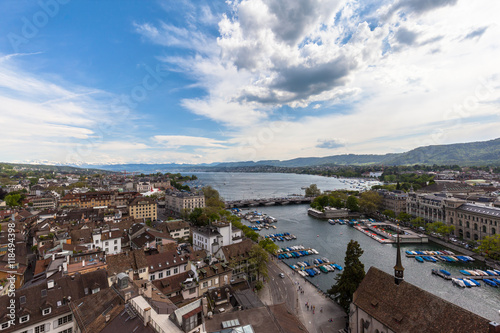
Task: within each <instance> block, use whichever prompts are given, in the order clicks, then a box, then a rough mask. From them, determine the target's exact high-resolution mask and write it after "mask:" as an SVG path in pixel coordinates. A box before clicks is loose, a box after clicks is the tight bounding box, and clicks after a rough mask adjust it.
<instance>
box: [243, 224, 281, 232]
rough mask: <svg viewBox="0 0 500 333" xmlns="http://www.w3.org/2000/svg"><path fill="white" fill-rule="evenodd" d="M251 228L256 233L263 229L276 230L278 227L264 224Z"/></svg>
mask: <svg viewBox="0 0 500 333" xmlns="http://www.w3.org/2000/svg"><path fill="white" fill-rule="evenodd" d="M249 228H250V229H252V230H254V231H261V230H262V229H269V228H272V229H276V226H275V225H269V224H263V225H256V226H251V227H249Z"/></svg>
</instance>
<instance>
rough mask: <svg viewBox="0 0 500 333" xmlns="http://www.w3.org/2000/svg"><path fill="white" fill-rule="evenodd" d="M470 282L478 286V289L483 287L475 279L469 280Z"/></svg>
mask: <svg viewBox="0 0 500 333" xmlns="http://www.w3.org/2000/svg"><path fill="white" fill-rule="evenodd" d="M469 281H470V282H472V283H474V284H475V285H476V287H481V283H479V281H477V280H475V279H473V278H469Z"/></svg>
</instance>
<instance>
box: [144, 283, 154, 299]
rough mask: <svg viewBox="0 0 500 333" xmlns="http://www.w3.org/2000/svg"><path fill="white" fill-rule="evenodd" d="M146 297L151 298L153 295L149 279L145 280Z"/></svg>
mask: <svg viewBox="0 0 500 333" xmlns="http://www.w3.org/2000/svg"><path fill="white" fill-rule="evenodd" d="M145 294H146V297H148V298H151V297H153V284H152V283H151V281H148V282H146V291H145Z"/></svg>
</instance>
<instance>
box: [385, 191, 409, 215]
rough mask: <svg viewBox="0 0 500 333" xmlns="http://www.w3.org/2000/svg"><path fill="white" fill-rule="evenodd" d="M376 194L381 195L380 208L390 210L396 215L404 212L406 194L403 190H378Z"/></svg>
mask: <svg viewBox="0 0 500 333" xmlns="http://www.w3.org/2000/svg"><path fill="white" fill-rule="evenodd" d="M378 194H379V195H380V196H381V197H382V209H381V211H384V210H386V209H388V210H392V211H393V212H394V213H395V214H396V215H398V214H399V213H406V200H407V198H408V195H407V194H406V193H405V192H403V191H392V192H390V191H387V190H380V191H378Z"/></svg>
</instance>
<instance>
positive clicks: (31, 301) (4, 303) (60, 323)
mask: <svg viewBox="0 0 500 333" xmlns="http://www.w3.org/2000/svg"><path fill="white" fill-rule="evenodd" d="M106 288H108V283H107V281H106V271H105V270H98V271H94V272H92V273H88V274H78V275H75V276H72V277H70V276H64V277H58V278H55V279H51V280H47V281H44V282H41V283H38V284H36V285H33V286H30V287H27V288H23V289H18V290H16V292H15V296H14V297H9V296H8V295H7V296H2V297H0V307H1V308H2V309H4V310H3V313H2V317H0V332H2V333H14V332H15V333H24V332H31V333H42V332H57V333H61V332H64V333H72V332H75V322H74V317H73V313H72V311H71V307H70V304H73V303H72V302H74V303H76V304H74V305H76V306H77V305H78V304H80V303H81V300H82V299H84V298H85V297H86V296H88V295H92V294H96V293H99V292H100V291H101V290H105V289H106ZM12 300H13V301H14V303H13V304H14V308H15V309H14V313H15V323H12V322H11V321H9V318H8V317H7V311H6V310H7V309H8V307H9V306H10V304H12Z"/></svg>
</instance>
